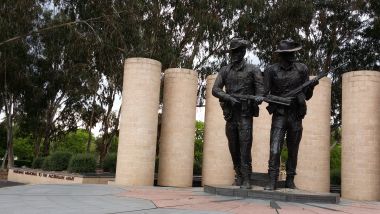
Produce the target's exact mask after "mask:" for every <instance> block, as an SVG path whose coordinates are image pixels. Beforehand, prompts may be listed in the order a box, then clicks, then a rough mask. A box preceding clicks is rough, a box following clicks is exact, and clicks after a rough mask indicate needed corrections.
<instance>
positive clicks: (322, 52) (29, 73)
mask: <svg viewBox="0 0 380 214" xmlns="http://www.w3.org/2000/svg"><path fill="white" fill-rule="evenodd" d="M379 8H380V2H379V1H377V0H368V1H364V0H356V1H348V0H337V1H320V0H306V1H290V0H281V1H280V0H276V1H264V0H257V1H238V0H231V1H213V0H200V1H190V0H184V1H174V0H158V1H149V0H129V1H123V0H114V1H94V0H90V1H82V0H28V1H24V0H4V1H1V3H0V14H1V16H0V26H1V31H0V63H1V66H0V76H1V78H0V97H1V99H0V108H1V112H2V115H4V116H3V117H4V119H3V120H4V122H5V124H6V130H7V136H6V139H7V140H6V142H1V143H5V144H6V145H7V146H4V147H6V148H7V151H8V152H7V154H8V157H9V160H10V161H9V162H8V163H9V164H8V166H11V165H12V160H13V149H12V141H13V127H14V126H16V125H17V126H18V127H19V130H20V131H19V133H18V135H20V136H17V137H22V136H27V137H28V138H29V139H32V141H33V142H34V155H35V156H39V155H47V154H49V152H50V145H51V144H52V142H59V139H61V138H62V136H64V135H66V134H67V133H68V132H70V131H72V130H75V129H77V128H78V126H80V127H82V128H85V129H86V130H87V132H88V133H89V134H90V133H91V130H92V129H93V128H94V126H95V125H96V124H99V126H100V127H101V135H100V139H97V142H98V143H97V147H98V148H97V151H98V152H99V154H100V157H101V158H100V159H101V160H103V158H104V157H105V155H106V154H107V153H108V151H109V148H110V146H111V142H112V139H114V137H115V136H116V135H117V133H118V120H119V116H120V115H119V110H118V109H116V110H115V108H114V102H115V99H116V97H117V96H120V94H121V88H122V74H123V60H124V59H125V58H127V57H135V56H138V57H149V58H153V59H157V60H159V61H160V62H162V64H163V69H166V68H169V67H186V68H193V69H195V70H198V71H199V83H200V85H199V93H198V96H199V105H202V104H203V101H202V100H203V97H204V96H203V94H204V87H203V86H204V84H203V83H204V80H205V78H206V76H207V75H209V74H210V73H212V72H215V71H217V69H218V68H219V67H220V65H221V64H222V62H223V61H225V60H226V59H225V55H224V54H223V53H222V51H221V50H223V49H224V48H225V46H226V44H227V43H228V42H229V41H230V39H231V38H232V37H233V36H239V37H244V38H246V39H248V40H249V41H250V42H251V43H252V44H253V47H252V50H253V51H254V53H256V55H257V56H258V58H259V59H260V62H261V65H262V66H265V65H266V64H268V63H271V62H272V60H274V57H275V56H274V55H273V54H272V53H273V50H274V49H275V45H276V44H277V43H278V41H280V40H281V39H284V38H288V37H292V38H293V39H295V40H297V41H300V42H301V43H302V45H303V49H302V51H301V52H300V55H299V56H298V57H299V58H301V59H302V61H304V62H306V63H307V64H308V66H309V68H310V71H311V74H315V73H317V72H318V71H320V70H328V69H330V68H332V67H335V66H339V65H341V64H342V63H344V62H348V64H347V65H346V66H344V67H342V68H340V69H339V70H337V71H336V72H335V73H334V74H332V78H333V102H332V105H333V106H332V115H333V121H332V125H333V128H337V127H339V126H340V112H341V111H340V106H341V77H340V76H341V73H342V72H346V71H351V70H359V69H371V70H379V66H380V62H379V46H380V42H379V36H380V21H379V13H380V9H379ZM3 117H2V118H3ZM90 139H91V138H90ZM90 144H91V140H89V142H88V148H90Z"/></svg>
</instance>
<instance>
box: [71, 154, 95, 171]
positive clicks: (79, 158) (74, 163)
mask: <svg viewBox="0 0 380 214" xmlns="http://www.w3.org/2000/svg"><path fill="white" fill-rule="evenodd" d="M95 170H96V159H95V157H94V156H93V155H90V154H77V155H74V156H73V157H72V158H71V160H70V164H69V168H68V171H69V172H76V173H91V172H95Z"/></svg>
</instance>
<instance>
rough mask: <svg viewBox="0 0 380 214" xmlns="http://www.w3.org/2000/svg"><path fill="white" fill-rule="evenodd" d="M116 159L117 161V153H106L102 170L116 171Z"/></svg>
mask: <svg viewBox="0 0 380 214" xmlns="http://www.w3.org/2000/svg"><path fill="white" fill-rule="evenodd" d="M116 161H117V155H116V153H109V154H107V155H106V157H105V158H104V161H103V170H104V171H105V172H112V173H115V172H116Z"/></svg>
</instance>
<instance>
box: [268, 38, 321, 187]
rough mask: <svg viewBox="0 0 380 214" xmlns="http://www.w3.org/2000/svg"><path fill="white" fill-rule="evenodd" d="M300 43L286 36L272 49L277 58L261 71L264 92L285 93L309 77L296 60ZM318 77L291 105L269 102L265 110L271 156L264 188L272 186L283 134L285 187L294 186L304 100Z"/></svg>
mask: <svg viewBox="0 0 380 214" xmlns="http://www.w3.org/2000/svg"><path fill="white" fill-rule="evenodd" d="M300 49H301V46H300V45H299V43H297V42H295V41H293V40H291V39H288V40H282V41H281V42H280V44H279V45H278V49H277V50H276V51H275V52H276V53H278V56H279V62H278V63H275V64H273V65H270V66H269V67H267V68H266V69H265V71H264V87H265V95H275V96H279V97H285V96H286V94H289V92H291V91H293V90H294V89H296V88H299V87H300V86H301V85H303V84H304V83H305V82H307V81H309V74H308V68H307V66H306V65H305V64H303V63H299V62H296V61H295V52H296V51H298V50H300ZM317 84H318V79H315V80H314V79H313V80H312V81H311V84H309V85H308V87H305V88H303V89H302V90H301V91H300V93H297V94H296V95H295V96H294V97H293V101H292V103H291V105H290V106H284V105H278V104H275V103H270V104H269V106H268V108H267V109H268V111H269V113H270V114H273V116H272V126H271V131H270V156H269V161H268V174H269V183H268V185H267V186H266V187H265V189H266V190H275V189H276V182H277V178H278V175H279V168H280V154H281V149H282V146H283V143H284V141H285V138H286V145H287V148H288V160H287V162H286V182H285V185H286V188H292V189H294V188H296V186H295V184H294V176H295V175H296V167H297V156H298V148H299V144H300V141H301V137H302V119H303V118H304V117H305V115H306V100H309V99H310V98H311V97H312V96H313V90H314V87H315V86H316V85H317Z"/></svg>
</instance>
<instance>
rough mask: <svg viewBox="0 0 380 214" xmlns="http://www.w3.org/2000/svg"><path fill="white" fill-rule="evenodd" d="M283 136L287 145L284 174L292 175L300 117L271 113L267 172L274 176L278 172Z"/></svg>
mask: <svg viewBox="0 0 380 214" xmlns="http://www.w3.org/2000/svg"><path fill="white" fill-rule="evenodd" d="M285 136H286V144H287V147H288V160H287V162H286V174H287V176H294V175H296V168H297V157H298V148H299V144H300V141H301V138H302V119H295V118H294V117H291V116H287V115H285V116H284V115H276V114H275V115H273V117H272V127H271V132H270V156H269V162H268V173H269V175H273V176H274V177H276V178H277V177H278V174H279V168H280V157H281V150H282V146H283V144H284V140H285Z"/></svg>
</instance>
